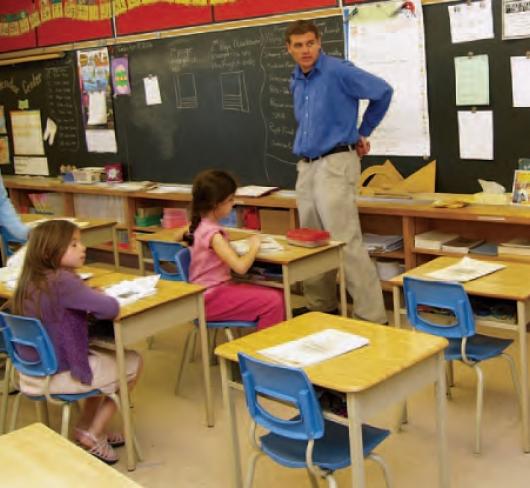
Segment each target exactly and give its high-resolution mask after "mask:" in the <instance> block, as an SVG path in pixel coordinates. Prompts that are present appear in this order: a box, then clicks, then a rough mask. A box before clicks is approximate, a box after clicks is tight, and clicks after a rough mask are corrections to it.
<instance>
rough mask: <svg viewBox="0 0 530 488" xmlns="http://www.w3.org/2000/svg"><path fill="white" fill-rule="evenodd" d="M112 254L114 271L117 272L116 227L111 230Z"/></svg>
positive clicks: (118, 255) (118, 257)
mask: <svg viewBox="0 0 530 488" xmlns="http://www.w3.org/2000/svg"><path fill="white" fill-rule="evenodd" d="M112 252H113V253H114V269H115V270H116V271H118V270H119V268H120V252H119V249H118V229H117V228H116V226H114V227H113V228H112Z"/></svg>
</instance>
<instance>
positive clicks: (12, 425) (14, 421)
mask: <svg viewBox="0 0 530 488" xmlns="http://www.w3.org/2000/svg"><path fill="white" fill-rule="evenodd" d="M21 396H22V393H17V395H16V396H15V400H14V401H13V407H12V408H13V411H12V412H11V422H10V423H9V432H12V431H14V430H15V427H16V426H17V417H18V407H19V405H20V397H21Z"/></svg>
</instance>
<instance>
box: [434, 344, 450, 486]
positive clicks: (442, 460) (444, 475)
mask: <svg viewBox="0 0 530 488" xmlns="http://www.w3.org/2000/svg"><path fill="white" fill-rule="evenodd" d="M436 369H437V373H438V374H437V380H436V383H435V389H436V426H437V429H438V479H439V486H440V488H449V486H450V484H451V481H450V477H449V455H448V452H447V434H446V401H447V399H446V384H445V360H444V353H443V352H440V353H439V354H438V359H437V365H436Z"/></svg>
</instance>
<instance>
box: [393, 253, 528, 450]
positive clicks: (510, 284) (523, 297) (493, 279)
mask: <svg viewBox="0 0 530 488" xmlns="http://www.w3.org/2000/svg"><path fill="white" fill-rule="evenodd" d="M457 261H459V258H453V257H440V258H437V259H434V260H432V261H429V262H428V263H426V264H423V265H421V266H419V267H417V268H414V269H412V270H410V271H407V272H406V273H405V274H403V275H400V276H396V277H395V278H393V279H392V280H391V283H392V286H393V300H394V324H395V325H396V327H400V324H401V314H402V313H404V310H402V308H401V287H402V286H403V276H415V277H418V278H426V279H429V277H428V276H426V274H427V273H430V272H432V271H435V270H438V269H441V268H445V267H447V266H450V265H452V264H455V263H456V262H457ZM495 263H501V264H504V265H505V266H506V267H505V268H504V269H501V270H499V271H496V272H495V273H491V274H489V275H486V276H482V277H480V278H477V279H476V280H472V281H468V282H466V283H463V285H464V289H465V290H466V292H467V293H468V294H469V295H476V296H481V297H487V298H493V299H495V298H499V299H505V300H513V301H514V302H516V303H517V321H516V324H507V323H506V322H497V321H493V320H477V321H476V324H477V325H483V326H486V327H493V328H498V329H508V330H511V331H514V332H518V336H519V358H520V366H519V375H520V381H521V392H522V401H521V409H522V437H523V451H524V452H530V438H529V418H528V415H529V411H528V408H529V406H528V392H529V390H528V352H527V347H528V346H527V342H526V324H527V322H528V318H529V316H530V315H529V310H530V264H524V263H515V262H508V261H501V260H498V259H495Z"/></svg>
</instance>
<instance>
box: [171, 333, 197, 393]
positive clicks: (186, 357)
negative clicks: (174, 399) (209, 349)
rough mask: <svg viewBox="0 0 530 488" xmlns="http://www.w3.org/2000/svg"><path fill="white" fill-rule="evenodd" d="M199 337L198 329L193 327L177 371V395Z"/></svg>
mask: <svg viewBox="0 0 530 488" xmlns="http://www.w3.org/2000/svg"><path fill="white" fill-rule="evenodd" d="M196 335H197V328H196V327H193V329H191V330H190V331H189V333H188V337H186V342H185V343H184V351H183V352H182V358H181V360H180V364H179V369H178V371H177V382H176V383H175V391H174V393H175V395H178V394H179V391H180V384H181V382H182V373H183V372H184V365H185V364H186V363H189V362H190V359H191V356H192V354H193V349H194V348H195V336H196Z"/></svg>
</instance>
